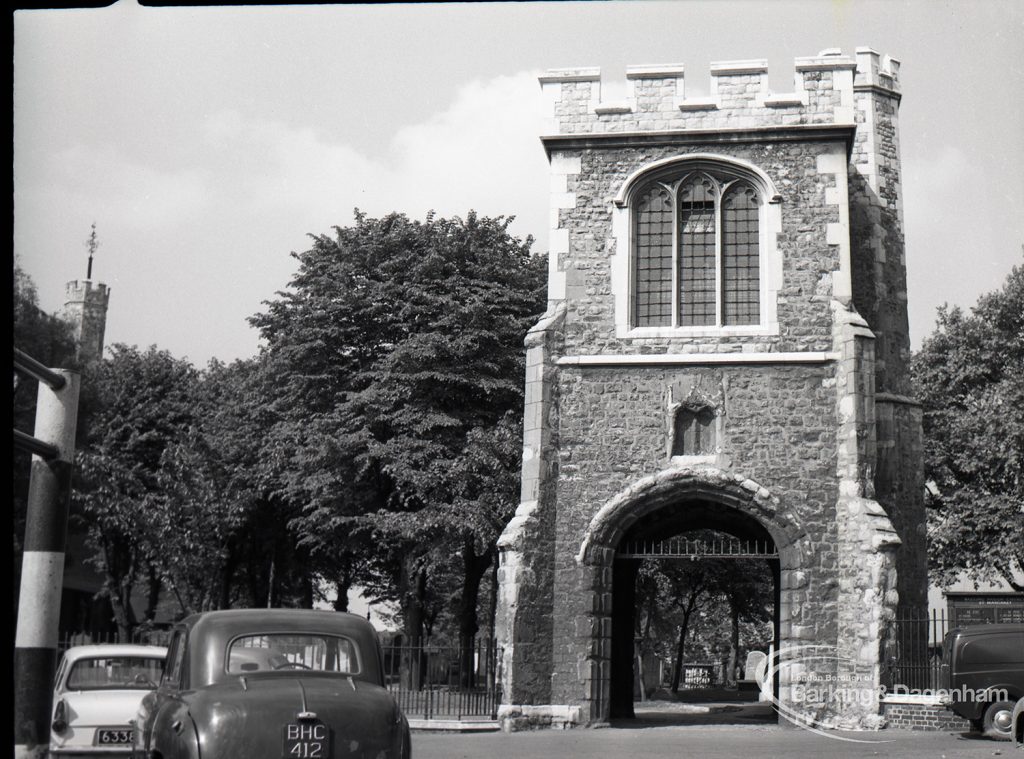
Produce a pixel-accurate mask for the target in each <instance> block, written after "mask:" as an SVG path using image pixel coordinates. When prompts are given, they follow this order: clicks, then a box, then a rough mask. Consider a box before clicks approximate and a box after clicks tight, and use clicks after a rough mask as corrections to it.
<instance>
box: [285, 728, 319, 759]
mask: <svg viewBox="0 0 1024 759" xmlns="http://www.w3.org/2000/svg"><path fill="white" fill-rule="evenodd" d="M281 754H282V756H284V757H286V759H330V756H331V733H330V731H329V730H328V729H327V725H325V724H323V723H322V722H291V723H289V724H287V725H285V726H284V747H283V748H282V750H281Z"/></svg>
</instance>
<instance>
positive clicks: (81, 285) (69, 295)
mask: <svg viewBox="0 0 1024 759" xmlns="http://www.w3.org/2000/svg"><path fill="white" fill-rule="evenodd" d="M64 299H65V304H66V305H67V304H70V303H87V304H88V305H90V306H96V305H102V306H103V307H104V308H106V305H107V302H108V301H109V300H110V288H109V287H107V286H106V285H105V284H103V283H102V282H96V283H94V282H93V281H92V280H91V279H82V280H78V279H75V280H72V281H70V282H68V283H67V284H66V285H64Z"/></svg>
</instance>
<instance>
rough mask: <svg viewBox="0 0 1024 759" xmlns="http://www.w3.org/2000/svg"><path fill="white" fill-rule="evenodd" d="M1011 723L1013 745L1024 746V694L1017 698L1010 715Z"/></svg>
mask: <svg viewBox="0 0 1024 759" xmlns="http://www.w3.org/2000/svg"><path fill="white" fill-rule="evenodd" d="M1010 724H1011V725H1012V728H1011V730H1012V731H1013V745H1014V746H1016V747H1017V748H1024V696H1022V697H1021V698H1018V699H1017V703H1016V705H1015V706H1014V707H1013V714H1012V715H1011V717H1010Z"/></svg>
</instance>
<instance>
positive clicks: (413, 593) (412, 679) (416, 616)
mask: <svg viewBox="0 0 1024 759" xmlns="http://www.w3.org/2000/svg"><path fill="white" fill-rule="evenodd" d="M416 560H417V559H416V557H415V556H408V557H407V558H406V559H405V560H404V561H403V562H402V569H401V572H400V574H399V580H398V584H399V593H400V598H401V601H400V603H401V606H402V625H403V629H404V632H405V644H404V654H403V656H402V663H401V681H402V685H403V686H404V687H405V688H408V689H409V690H419V688H420V687H421V686H422V684H423V675H424V674H425V672H426V665H427V662H426V656H425V655H424V652H423V625H424V621H425V614H424V611H425V610H424V608H423V607H424V599H425V597H426V593H427V573H426V570H424V569H422V568H415V567H413V566H412V565H413V563H414V562H415V561H416Z"/></svg>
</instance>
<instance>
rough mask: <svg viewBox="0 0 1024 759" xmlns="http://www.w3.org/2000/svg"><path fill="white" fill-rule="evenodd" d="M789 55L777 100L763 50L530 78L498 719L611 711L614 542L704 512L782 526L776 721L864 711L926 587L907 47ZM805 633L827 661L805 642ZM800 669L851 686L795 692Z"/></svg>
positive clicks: (725, 523) (775, 534) (844, 722)
mask: <svg viewBox="0 0 1024 759" xmlns="http://www.w3.org/2000/svg"><path fill="white" fill-rule="evenodd" d="M795 69H796V72H795V89H794V91H793V92H790V93H784V94H774V93H771V92H770V91H769V89H768V76H767V63H766V62H765V61H763V60H745V61H729V62H722V63H713V64H712V65H711V87H710V95H709V96H708V97H699V98H697V97H687V96H686V92H685V88H684V77H683V67H682V66H681V65H644V66H631V67H629V68H628V69H627V72H626V79H627V98H626V100H625V101H623V102H603V101H602V100H601V94H600V93H601V84H600V82H601V78H600V72H599V71H598V70H597V69H571V70H559V71H552V72H549V73H548V74H546V75H544V76H542V77H541V80H540V81H541V86H542V88H543V92H544V95H545V97H546V102H547V104H548V107H549V108H550V111H549V113H548V116H549V117H550V122H549V125H548V127H547V129H548V131H547V133H546V135H545V136H544V137H543V143H544V146H545V148H546V150H547V153H548V156H549V160H550V165H551V238H550V274H549V284H548V293H549V295H548V297H549V307H548V312H547V313H546V314H545V316H544V318H543V319H542V320H541V321H540V322H539V323H538V324H537V325H536V326H535V327H534V328H533V330H531V332H530V334H529V336H528V338H527V376H526V409H525V433H524V436H525V437H524V459H523V475H522V496H521V504H520V506H519V509H518V510H517V512H516V515H515V517H514V518H513V519H512V521H511V522H510V523H509V525H508V526H507V527H506V529H505V531H504V533H503V535H502V537H501V539H500V541H499V548H500V557H501V559H500V560H501V564H500V569H499V577H500V600H499V612H498V629H499V631H500V634H501V635H502V640H501V641H500V645H501V647H502V676H503V689H504V690H503V706H502V708H501V715H502V718H503V719H504V720H505V721H506V724H508V725H511V726H515V725H517V724H523V723H525V724H548V723H560V724H599V723H602V722H604V721H606V720H607V719H608V718H609V716H610V715H614V713H615V709H616V706H615V702H616V699H617V698H618V699H619V700H620V702H621V698H622V697H621V695H620V694H621V692H622V689H623V687H630V667H631V663H630V656H631V652H632V641H631V633H630V629H631V627H630V626H631V624H632V619H631V616H632V607H631V604H632V596H631V594H632V590H630V588H631V587H632V585H631V583H632V579H631V578H632V576H633V575H630V574H629V571H630V570H629V563H628V562H626V561H622V560H621V559H622V557H621V553H622V547H623V545H624V544H625V543H626V541H629V540H636V539H648V538H661V537H666V536H669V535H673V534H681V533H684V532H686V531H692V530H695V529H715V530H718V531H722V532H726V533H729V534H730V535H733V536H735V537H736V538H738V539H743V540H754V541H760V543H759V544H761V545H766V544H767V545H771V546H772V547H773V549H772V550H773V556H774V557H775V558H774V562H775V564H774V565H773V566H774V570H773V571H774V573H775V584H776V588H775V593H776V603H775V613H776V620H775V630H776V640H775V646H776V650H777V651H779V652H780V655H779V661H780V663H781V662H783V660H784V659H786V657H789V659H788V660H787V661H788V662H789V663H790V664H793V665H794V666H787V667H783V668H780V670H779V673H778V676H777V679H776V696H777V699H778V703H779V705H780V707H781V710H782V712H783V714H786V715H789V716H791V717H792V718H794V719H796V720H797V721H800V720H815V721H817V722H818V723H819V724H830V725H838V726H845V727H864V726H868V727H870V726H877V725H878V724H879V717H878V703H877V695H876V696H875V698H874V700H872V698H871V697H870V694H871V693H875V694H877V686H878V685H879V684H880V683H881V682H882V680H883V677H884V673H883V671H882V666H881V662H882V659H883V656H884V649H885V645H886V636H887V634H888V629H889V625H888V623H889V622H890V621H891V620H892V619H893V617H894V615H895V614H896V613H897V606H898V605H899V606H900V607H902V609H905V610H908V611H910V610H916V609H920V608H921V607H923V605H924V603H925V596H926V587H925V585H926V573H925V572H926V570H925V567H926V564H925V554H924V530H923V525H924V509H923V502H922V488H923V483H922V469H921V426H920V410H919V407H918V406H917V404H916V403H915V402H914V401H913V399H911V398H910V397H909V394H910V389H909V375H908V359H909V339H908V327H907V299H906V272H905V260H904V254H903V231H902V206H901V189H900V165H899V137H898V120H897V116H898V106H899V101H900V88H899V63H898V62H897V61H895V60H893V59H891V58H889V57H888V56H880V55H879V54H878V53H876V52H875V51H873V50H871V49H868V48H858V50H857V52H856V55H855V56H846V55H843V54H841V52H840V51H838V50H826V51H823V52H822V53H820V54H819V55H817V56H814V57H809V58H798V59H797V60H796V66H795ZM617 555H619V556H620V558H619V559H617V558H616V556H617ZM634 564H635V562H634ZM814 646H817V647H822V648H820V649H819V651H820V650H825V649H827V650H828V651H829V652H830V653H829V655H828V656H824V657H819V658H817V659H814V660H813V661H809V660H808V661H805V659H806V657H804V655H803V653H801V652H802V651H806V650H809V649H808V647H814ZM796 665H799V668H797V666H796ZM805 676H810V677H812V678H818V677H820V678H826V677H832V678H841V679H842V678H845V679H846V681H854V682H856V683H858V685H859V686H860V687H861V689H862V690H863V691H864V692H865V693H867V694H869V695H868V697H867V698H863V697H861V698H858V699H857V700H856V702H855V703H840V704H829V705H827V706H825V707H819V706H818V705H815V704H808V703H806V702H805V701H803V700H802V699H801V698H800V696H799V692H798V691H799V688H798V686H799V682H798V681H799V679H800V678H801V677H805ZM623 683H624V684H625V685H623ZM872 688H874V690H871V689H872ZM626 698H627V700H630V703H631V687H630V694H629V695H628V696H627V697H626ZM630 708H631V707H630Z"/></svg>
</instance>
